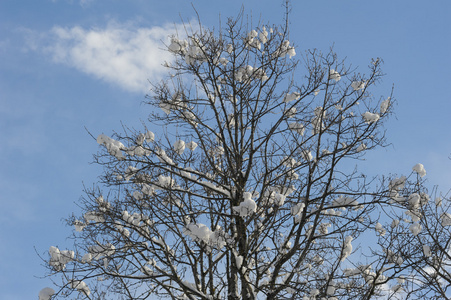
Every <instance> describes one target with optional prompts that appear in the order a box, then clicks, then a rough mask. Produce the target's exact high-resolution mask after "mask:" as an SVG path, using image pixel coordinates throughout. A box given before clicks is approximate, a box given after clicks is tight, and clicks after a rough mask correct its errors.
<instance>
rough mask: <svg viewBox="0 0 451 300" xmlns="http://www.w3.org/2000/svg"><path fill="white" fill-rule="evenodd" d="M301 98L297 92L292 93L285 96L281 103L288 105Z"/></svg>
mask: <svg viewBox="0 0 451 300" xmlns="http://www.w3.org/2000/svg"><path fill="white" fill-rule="evenodd" d="M300 98H301V94H299V93H298V92H293V93H291V94H286V95H285V97H284V98H283V102H285V103H288V102H291V101H294V100H299V99H300Z"/></svg>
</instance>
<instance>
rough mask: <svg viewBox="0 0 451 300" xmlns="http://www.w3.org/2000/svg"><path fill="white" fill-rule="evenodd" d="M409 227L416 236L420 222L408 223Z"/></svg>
mask: <svg viewBox="0 0 451 300" xmlns="http://www.w3.org/2000/svg"><path fill="white" fill-rule="evenodd" d="M409 229H410V231H411V232H412V234H413V235H414V236H417V235H418V234H419V233H420V232H421V224H419V223H414V224H412V225H410V227H409Z"/></svg>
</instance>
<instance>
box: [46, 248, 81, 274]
mask: <svg viewBox="0 0 451 300" xmlns="http://www.w3.org/2000/svg"><path fill="white" fill-rule="evenodd" d="M49 254H50V260H49V265H50V266H52V267H53V268H54V269H55V270H56V271H62V270H64V269H65V268H66V264H67V263H69V262H71V261H72V260H73V259H74V256H75V253H74V251H71V250H59V249H58V248H57V247H55V246H51V247H50V248H49Z"/></svg>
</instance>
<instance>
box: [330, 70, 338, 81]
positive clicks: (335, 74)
mask: <svg viewBox="0 0 451 300" xmlns="http://www.w3.org/2000/svg"><path fill="white" fill-rule="evenodd" d="M329 79H333V80H335V82H337V81H339V80H340V79H341V75H340V74H339V73H338V72H337V71H335V70H334V69H330V71H329Z"/></svg>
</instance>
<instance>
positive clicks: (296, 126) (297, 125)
mask: <svg viewBox="0 0 451 300" xmlns="http://www.w3.org/2000/svg"><path fill="white" fill-rule="evenodd" d="M288 129H290V130H293V131H295V132H297V133H299V134H300V135H304V132H305V127H304V125H302V124H301V123H298V122H291V123H288Z"/></svg>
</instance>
